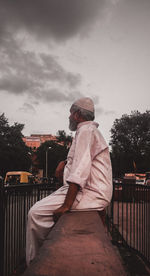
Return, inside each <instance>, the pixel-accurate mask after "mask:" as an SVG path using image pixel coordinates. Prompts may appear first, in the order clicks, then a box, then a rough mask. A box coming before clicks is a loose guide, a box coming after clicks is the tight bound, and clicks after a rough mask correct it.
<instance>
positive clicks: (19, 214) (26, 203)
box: [0, 183, 56, 276]
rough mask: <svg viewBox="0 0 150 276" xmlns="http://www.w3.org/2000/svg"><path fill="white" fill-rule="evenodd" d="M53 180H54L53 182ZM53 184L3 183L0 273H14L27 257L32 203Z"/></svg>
mask: <svg viewBox="0 0 150 276" xmlns="http://www.w3.org/2000/svg"><path fill="white" fill-rule="evenodd" d="M51 184H52V183H51ZM51 184H32V185H28V184H25V185H16V186H8V187H4V186H1V188H0V275H1V276H10V275H12V274H13V273H14V271H15V270H16V268H17V267H18V266H19V265H20V263H21V262H22V261H23V260H24V258H25V243H26V238H25V237H26V221H27V214H28V211H29V209H30V208H31V206H32V205H33V204H34V203H35V202H36V201H38V200H40V199H42V198H43V197H46V196H47V195H49V194H51V193H52V192H53V191H54V190H56V187H55V185H54V183H53V186H52V185H51Z"/></svg>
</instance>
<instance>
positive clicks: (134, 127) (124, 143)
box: [110, 111, 150, 176]
mask: <svg viewBox="0 0 150 276" xmlns="http://www.w3.org/2000/svg"><path fill="white" fill-rule="evenodd" d="M110 145H111V147H112V150H111V158H112V166H113V174H114V176H120V175H124V173H126V172H133V171H135V172H145V171H148V170H150V111H146V112H144V113H140V112H139V111H132V112H131V114H130V115H127V114H125V115H123V116H122V117H121V118H120V119H116V120H115V122H114V124H113V127H112V128H111V140H110Z"/></svg>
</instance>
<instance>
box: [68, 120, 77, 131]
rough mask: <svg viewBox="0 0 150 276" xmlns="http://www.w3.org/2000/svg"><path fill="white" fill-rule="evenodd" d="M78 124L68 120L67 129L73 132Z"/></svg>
mask: <svg viewBox="0 0 150 276" xmlns="http://www.w3.org/2000/svg"><path fill="white" fill-rule="evenodd" d="M77 125H78V123H77V122H76V121H74V120H69V129H70V130H71V131H75V130H76V129H77Z"/></svg>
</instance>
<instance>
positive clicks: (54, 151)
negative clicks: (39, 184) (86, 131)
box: [36, 131, 72, 176]
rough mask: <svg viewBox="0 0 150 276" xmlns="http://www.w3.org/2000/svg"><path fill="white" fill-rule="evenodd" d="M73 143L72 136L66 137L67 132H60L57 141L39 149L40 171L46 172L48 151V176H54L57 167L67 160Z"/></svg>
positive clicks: (45, 144)
mask: <svg viewBox="0 0 150 276" xmlns="http://www.w3.org/2000/svg"><path fill="white" fill-rule="evenodd" d="M71 141H72V137H71V136H66V133H65V131H58V136H57V141H46V142H45V143H43V144H41V146H40V147H39V148H38V149H37V151H36V155H37V161H38V164H39V168H40V169H44V174H45V171H46V151H48V152H47V156H48V176H54V174H55V170H56V167H57V165H58V164H59V162H60V161H62V160H65V159H66V158H67V154H68V146H69V144H70V143H71Z"/></svg>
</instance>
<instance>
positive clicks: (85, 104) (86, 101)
mask: <svg viewBox="0 0 150 276" xmlns="http://www.w3.org/2000/svg"><path fill="white" fill-rule="evenodd" d="M73 104H74V105H77V106H79V107H81V108H83V109H85V110H88V111H91V112H93V113H94V103H93V101H92V100H91V99H90V98H88V97H85V98H80V99H79V100H77V101H75V102H74V103H73Z"/></svg>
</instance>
